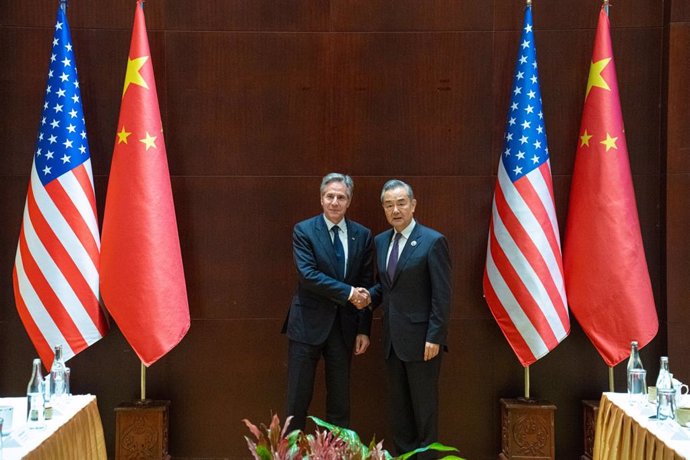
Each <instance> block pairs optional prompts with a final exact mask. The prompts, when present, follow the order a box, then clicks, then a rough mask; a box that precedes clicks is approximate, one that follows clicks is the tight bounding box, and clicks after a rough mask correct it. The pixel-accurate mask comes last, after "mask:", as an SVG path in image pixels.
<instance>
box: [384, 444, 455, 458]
mask: <svg viewBox="0 0 690 460" xmlns="http://www.w3.org/2000/svg"><path fill="white" fill-rule="evenodd" d="M427 450H435V451H438V452H450V451H455V452H457V451H458V449H456V448H455V447H450V446H445V445H443V444H441V443H440V442H434V443H432V444H429V445H428V446H426V447H420V448H419V449H415V450H413V451H411V452H406V453H404V454H402V455H401V456H400V457H397V458H398V460H406V459H408V458H410V457H412V456H413V455H415V454H418V453H420V452H426V451H427ZM446 458H448V457H446ZM451 458H452V457H451Z"/></svg>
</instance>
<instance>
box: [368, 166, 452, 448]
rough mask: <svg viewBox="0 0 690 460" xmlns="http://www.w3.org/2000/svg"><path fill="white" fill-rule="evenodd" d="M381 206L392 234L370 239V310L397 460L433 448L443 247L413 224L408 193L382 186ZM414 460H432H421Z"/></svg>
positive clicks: (444, 298)
mask: <svg viewBox="0 0 690 460" xmlns="http://www.w3.org/2000/svg"><path fill="white" fill-rule="evenodd" d="M381 203H382V204H383V210H384V212H385V214H386V219H387V220H388V223H389V224H391V226H392V227H393V228H391V229H389V230H387V231H385V232H383V233H381V234H379V235H377V236H376V238H375V239H374V243H375V246H376V255H377V266H378V269H379V276H378V284H376V285H375V286H374V287H373V288H372V289H371V290H370V293H371V299H372V306H374V307H377V306H379V305H380V306H382V307H383V350H384V353H385V360H386V368H387V372H388V380H389V395H388V396H389V404H390V416H391V420H392V427H393V442H394V444H395V448H396V450H397V453H398V454H401V453H404V452H408V451H410V450H414V449H416V448H418V447H423V446H426V445H428V444H431V443H432V442H436V441H438V379H439V374H440V369H441V353H439V352H440V351H441V349H442V348H443V349H445V348H446V336H447V331H448V322H449V317H450V305H451V262H450V254H449V251H448V242H447V241H446V238H445V237H444V236H443V235H441V234H440V233H439V232H437V231H435V230H432V229H431V228H428V227H425V226H423V225H421V224H420V223H418V222H416V221H415V219H414V211H415V207H416V205H417V200H415V198H414V193H413V191H412V187H410V186H409V185H408V184H406V183H405V182H402V181H400V180H397V179H393V180H390V181H388V182H386V184H385V185H384V186H383V191H382V192H381ZM418 457H419V458H433V457H431V455H425V454H420V455H419V456H418Z"/></svg>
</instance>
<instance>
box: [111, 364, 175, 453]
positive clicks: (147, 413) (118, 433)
mask: <svg viewBox="0 0 690 460" xmlns="http://www.w3.org/2000/svg"><path fill="white" fill-rule="evenodd" d="M169 412H170V401H155V400H152V399H146V366H144V363H143V362H142V363H141V399H140V400H138V401H134V402H127V403H121V404H120V405H118V406H117V407H116V408H115V459H116V460H138V459H142V458H146V459H155V460H169V459H170V454H168V426H169V419H170V418H169Z"/></svg>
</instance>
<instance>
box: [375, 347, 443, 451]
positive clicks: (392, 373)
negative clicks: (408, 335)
mask: <svg viewBox="0 0 690 460" xmlns="http://www.w3.org/2000/svg"><path fill="white" fill-rule="evenodd" d="M386 368H387V369H388V388H389V397H388V402H389V405H390V407H389V413H390V416H391V426H392V427H393V443H394V444H395V449H396V452H397V454H398V455H400V454H403V453H405V452H409V451H412V450H414V449H417V448H418V447H425V446H427V445H429V444H431V443H433V442H437V441H438V378H439V375H440V372H441V353H439V354H438V355H437V356H436V357H435V358H434V359H432V360H430V361H409V362H406V361H401V360H400V358H398V356H397V355H396V354H395V349H392V350H391V352H390V355H389V356H388V358H387V359H386ZM417 458H418V459H426V458H436V456H435V455H434V454H433V453H428V454H427V453H422V454H419V455H417Z"/></svg>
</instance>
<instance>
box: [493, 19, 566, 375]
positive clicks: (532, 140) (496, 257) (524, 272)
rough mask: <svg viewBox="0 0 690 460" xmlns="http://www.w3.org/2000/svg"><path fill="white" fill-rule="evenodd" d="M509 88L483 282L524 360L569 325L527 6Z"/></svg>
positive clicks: (499, 319) (498, 317) (532, 357)
mask: <svg viewBox="0 0 690 460" xmlns="http://www.w3.org/2000/svg"><path fill="white" fill-rule="evenodd" d="M511 93H512V96H511V101H510V107H509V110H508V121H507V127H506V132H505V141H504V149H503V152H502V153H501V159H500V161H499V165H498V178H497V182H496V189H495V192H494V199H493V204H492V214H491V223H490V226H489V241H488V245H487V251H486V266H485V270H484V281H483V284H484V296H485V297H486V302H487V304H488V305H489V308H490V310H491V313H492V314H493V316H494V318H495V319H496V321H497V322H498V325H499V326H500V328H501V330H502V331H503V334H504V335H505V337H506V339H507V340H508V343H509V344H510V346H511V347H512V348H513V351H514V352H515V354H516V355H517V357H518V359H519V361H520V362H521V363H522V365H523V366H529V365H530V364H532V363H534V362H535V361H537V360H538V359H539V358H541V357H543V356H544V355H546V354H547V353H548V352H549V351H551V350H552V349H553V348H555V347H556V345H558V344H559V343H560V342H561V341H562V340H563V339H564V338H565V337H567V335H568V333H569V332H570V318H569V317H568V309H567V303H566V296H565V288H564V282H563V263H562V258H561V243H560V235H559V232H558V221H557V220H556V211H555V205H554V198H553V185H552V180H551V165H550V159H549V149H548V146H547V143H546V129H545V126H544V114H543V112H542V100H541V91H540V88H539V78H538V71H537V51H536V46H535V41H534V31H533V22H532V7H531V6H527V8H526V10H525V20H524V26H523V29H522V35H521V38H520V45H519V49H518V56H517V62H516V65H515V74H514V77H513V85H512V87H511Z"/></svg>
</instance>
